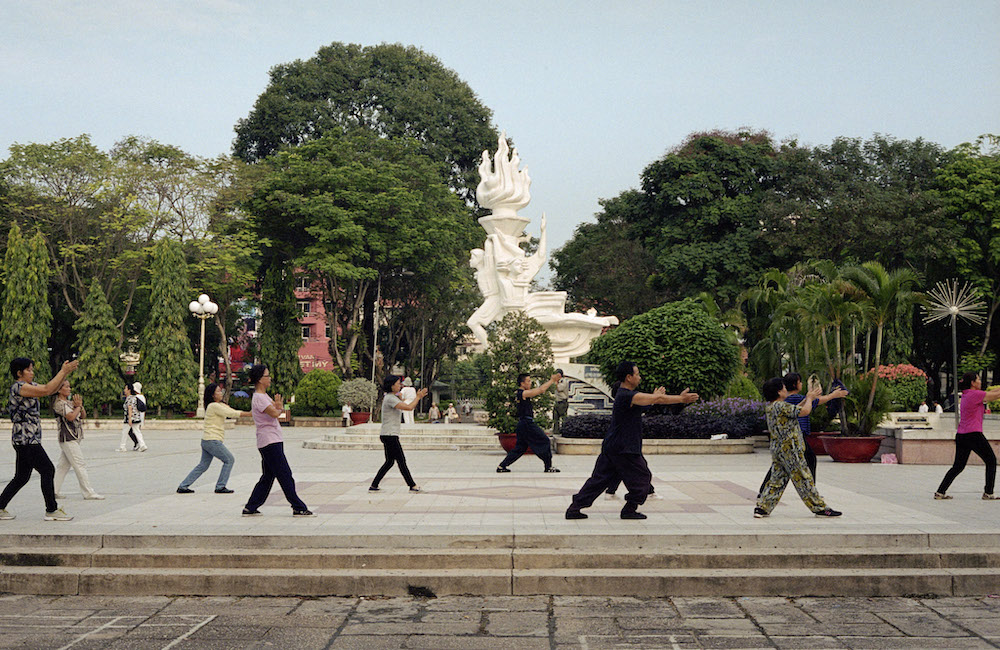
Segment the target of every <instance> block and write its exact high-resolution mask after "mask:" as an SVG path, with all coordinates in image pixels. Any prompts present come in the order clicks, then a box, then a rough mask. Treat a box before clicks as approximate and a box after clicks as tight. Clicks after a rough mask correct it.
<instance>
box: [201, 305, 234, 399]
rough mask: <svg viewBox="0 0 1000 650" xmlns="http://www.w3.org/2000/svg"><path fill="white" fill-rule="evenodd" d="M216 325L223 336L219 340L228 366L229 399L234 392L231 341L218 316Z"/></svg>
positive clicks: (227, 386) (223, 359)
mask: <svg viewBox="0 0 1000 650" xmlns="http://www.w3.org/2000/svg"><path fill="white" fill-rule="evenodd" d="M215 324H216V326H217V327H218V328H219V333H220V334H221V335H222V336H221V337H220V338H219V346H220V347H221V348H222V361H223V363H225V364H226V397H227V398H228V397H229V396H230V395H231V394H232V392H233V362H232V361H231V360H230V359H229V340H228V339H227V338H226V324H225V322H223V320H222V319H221V318H220V317H219V315H218V314H216V316H215ZM214 365H215V366H218V365H219V364H217V363H216V364H214ZM206 406H207V404H206Z"/></svg>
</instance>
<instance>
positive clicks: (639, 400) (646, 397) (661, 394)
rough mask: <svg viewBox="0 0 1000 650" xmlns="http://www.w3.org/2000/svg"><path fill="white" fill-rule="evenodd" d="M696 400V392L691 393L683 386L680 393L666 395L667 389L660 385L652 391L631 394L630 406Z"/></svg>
mask: <svg viewBox="0 0 1000 650" xmlns="http://www.w3.org/2000/svg"><path fill="white" fill-rule="evenodd" d="M697 401H698V393H692V392H691V391H690V390H688V389H687V388H685V389H684V390H683V391H681V394H680V395H668V394H667V389H666V388H664V387H663V386H660V387H659V388H657V389H656V390H654V391H653V392H652V393H636V394H635V395H633V396H632V406H652V405H653V404H690V403H691V402H697Z"/></svg>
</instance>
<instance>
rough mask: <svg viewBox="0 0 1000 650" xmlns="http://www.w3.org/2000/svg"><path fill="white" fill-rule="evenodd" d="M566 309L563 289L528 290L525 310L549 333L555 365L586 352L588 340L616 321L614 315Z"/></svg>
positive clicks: (615, 323) (588, 345)
mask: <svg viewBox="0 0 1000 650" xmlns="http://www.w3.org/2000/svg"><path fill="white" fill-rule="evenodd" d="M565 310H566V292H565V291H539V292H537V293H529V294H528V300H527V304H526V305H525V308H524V313H525V314H527V315H528V316H531V317H532V318H534V319H535V320H537V321H538V322H539V323H540V324H541V325H542V327H544V328H545V331H546V332H547V333H548V335H549V339H550V340H551V341H552V357H553V360H554V361H555V363H556V365H558V364H560V363H569V360H570V359H572V358H573V357H578V356H580V355H583V354H586V353H587V351H588V350H590V342H591V341H593V340H594V339H596V338H597V337H598V336H600V335H601V332H603V331H604V328H605V327H608V326H609V325H617V324H618V319H617V318H616V317H614V316H596V315H595V314H596V312H595V313H588V314H567V313H566V311H565Z"/></svg>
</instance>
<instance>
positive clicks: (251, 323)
mask: <svg viewBox="0 0 1000 650" xmlns="http://www.w3.org/2000/svg"><path fill="white" fill-rule="evenodd" d="M243 322H244V323H246V327H247V332H256V331H257V319H256V318H245V319H243Z"/></svg>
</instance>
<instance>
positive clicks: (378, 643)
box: [329, 634, 408, 650]
mask: <svg viewBox="0 0 1000 650" xmlns="http://www.w3.org/2000/svg"><path fill="white" fill-rule="evenodd" d="M407 638H408V636H407V635H405V634H397V635H394V636H389V635H385V636H380V637H378V638H377V639H372V638H369V637H366V636H339V637H337V638H336V639H334V640H333V642H332V643H331V644H330V646H329V647H330V649H331V650H375V649H376V648H377V649H378V650H394V649H396V648H402V647H404V646H403V644H404V643H406V639H407Z"/></svg>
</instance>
